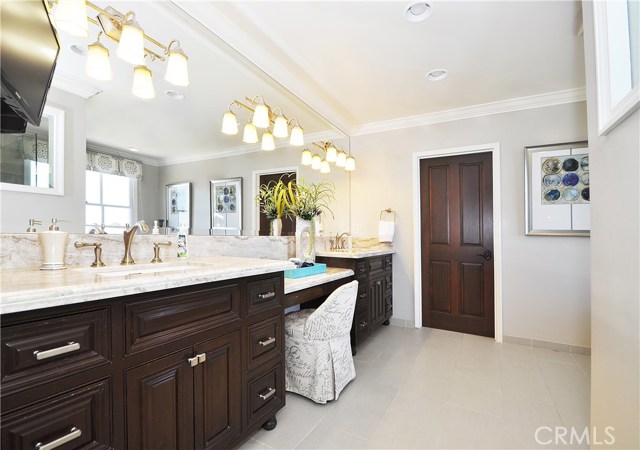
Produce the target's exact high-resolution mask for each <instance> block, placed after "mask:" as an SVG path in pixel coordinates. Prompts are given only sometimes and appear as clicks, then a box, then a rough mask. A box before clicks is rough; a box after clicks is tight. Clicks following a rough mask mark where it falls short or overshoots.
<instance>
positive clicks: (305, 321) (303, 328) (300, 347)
mask: <svg viewBox="0 0 640 450" xmlns="http://www.w3.org/2000/svg"><path fill="white" fill-rule="evenodd" d="M357 293H358V282H357V281H352V282H350V283H347V284H344V285H342V286H340V287H339V288H338V289H336V290H335V291H333V292H332V293H331V295H329V297H328V298H327V300H326V301H325V302H324V303H323V304H322V305H320V306H319V307H318V309H315V310H314V309H303V310H300V311H296V312H292V313H289V314H287V315H286V316H285V322H284V329H285V341H284V346H285V374H286V381H285V383H286V384H285V388H286V390H287V391H289V392H295V393H296V394H300V395H304V396H305V397H307V398H310V399H311V400H313V401H314V402H316V403H327V401H328V400H337V399H338V396H339V395H340V392H341V391H342V389H344V387H345V386H346V385H347V384H348V383H349V381H351V380H353V379H354V378H355V377H356V369H355V367H354V365H353V357H352V356H351V341H350V338H349V332H350V331H351V322H352V321H353V311H354V309H355V306H356V296H357Z"/></svg>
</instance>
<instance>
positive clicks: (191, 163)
mask: <svg viewBox="0 0 640 450" xmlns="http://www.w3.org/2000/svg"><path fill="white" fill-rule="evenodd" d="M97 4H98V6H100V7H102V8H106V7H108V6H110V5H109V4H108V3H107V2H97ZM111 6H113V7H114V8H115V9H117V10H119V11H121V12H127V11H129V10H132V11H134V12H135V14H136V20H137V21H138V22H139V23H140V25H141V26H142V28H143V29H144V31H145V33H146V34H148V35H149V36H151V37H152V38H154V39H155V40H157V41H159V42H162V43H164V44H165V45H167V44H168V43H169V42H170V41H171V40H173V39H177V40H179V41H180V46H181V48H182V49H183V51H184V52H185V53H186V54H187V56H188V57H189V60H188V62H189V78H190V84H189V86H188V87H184V88H177V87H175V86H173V85H170V84H168V83H167V82H166V81H165V80H164V78H163V75H164V72H165V70H166V63H163V62H162V61H158V60H148V61H147V65H148V67H149V69H150V70H151V71H152V73H153V84H154V88H155V98H153V99H149V100H141V99H139V98H137V97H134V96H133V95H132V94H131V85H130V83H131V71H132V69H131V66H129V65H127V64H126V63H123V62H122V61H120V60H119V59H118V58H116V57H111V58H110V61H111V68H112V72H113V80H111V81H106V82H99V81H95V80H93V79H90V78H88V77H87V76H86V75H85V69H84V65H85V62H86V56H83V55H82V54H81V53H82V51H81V50H82V49H83V48H84V49H86V46H87V43H91V42H93V41H94V40H95V36H96V35H97V33H98V31H99V29H98V28H97V27H95V26H93V25H92V26H91V28H90V30H89V33H90V36H91V37H90V38H89V39H88V40H87V39H84V40H80V39H78V38H73V37H71V36H69V35H67V34H65V33H60V38H61V41H62V42H61V56H60V59H59V61H58V65H57V68H56V75H55V77H54V85H55V84H56V79H58V80H62V81H64V83H58V84H57V87H61V86H62V85H68V86H74V87H78V86H82V87H83V89H84V90H85V91H86V92H89V94H87V95H86V96H87V100H86V138H87V145H88V146H89V147H90V148H92V149H95V150H97V151H100V152H104V153H109V152H112V153H115V154H117V155H120V156H123V154H124V155H126V157H128V158H131V159H137V160H139V161H141V162H142V163H143V164H145V168H144V173H143V179H142V189H141V195H143V198H142V199H140V202H141V203H142V204H143V205H144V208H143V210H142V215H143V217H138V218H136V219H145V220H146V221H147V222H148V223H153V220H157V219H158V218H164V217H167V216H165V210H166V207H167V205H166V204H165V202H166V197H165V189H164V188H165V186H167V185H175V184H177V183H182V182H189V183H191V211H190V213H191V219H190V232H191V233H192V234H196V235H209V234H210V233H211V229H212V222H211V217H212V216H211V192H210V180H225V179H231V178H242V179H243V180H244V189H243V192H242V202H241V204H242V205H243V208H242V234H244V235H251V234H257V232H258V230H257V229H256V228H255V227H254V226H253V214H254V213H255V211H256V210H257V205H256V203H255V200H254V198H255V193H254V192H253V185H252V172H253V171H255V170H270V169H274V168H279V167H285V166H286V167H290V166H296V167H297V170H298V176H299V177H300V178H304V179H305V180H307V181H316V180H318V179H329V180H330V181H332V182H333V183H334V184H335V186H336V204H335V205H334V207H333V208H332V210H333V213H334V217H335V219H334V218H331V217H328V218H327V222H331V223H332V224H331V225H329V223H328V224H327V226H325V229H327V230H329V229H330V230H331V231H336V232H337V231H348V229H349V196H350V193H349V174H348V173H347V172H345V171H344V170H342V169H333V168H332V172H331V173H329V174H326V175H325V174H320V173H319V172H318V171H313V170H311V169H310V168H308V167H306V166H302V165H301V163H300V158H301V151H302V148H301V147H291V146H289V145H288V144H284V143H283V142H280V143H279V142H278V141H276V149H275V150H274V151H270V152H265V151H261V150H259V149H258V145H259V144H245V143H243V142H242V136H241V133H240V135H236V136H227V135H224V134H222V133H221V131H220V129H221V123H222V116H223V114H224V113H225V112H226V111H227V110H228V109H229V104H230V103H231V102H232V101H233V100H243V99H245V98H246V97H250V98H253V97H254V96H256V95H261V96H262V97H263V98H264V101H265V102H266V103H268V104H269V105H271V106H272V107H274V108H275V107H280V108H281V109H282V111H283V112H284V113H285V115H286V116H287V117H288V118H295V119H297V120H298V122H299V123H300V124H301V125H302V127H303V128H304V132H305V142H308V143H309V144H310V143H311V142H314V141H327V140H335V141H336V143H339V144H340V145H342V146H343V147H344V148H345V149H347V147H348V141H347V138H346V136H345V134H344V133H342V132H340V130H338V129H337V128H336V127H335V126H333V125H332V124H331V123H329V122H328V121H327V120H326V119H325V118H324V117H322V116H321V115H320V114H319V113H317V112H316V111H313V110H312V109H311V108H309V107H308V105H306V104H305V103H304V102H303V101H301V100H300V99H299V98H297V97H296V96H295V95H293V94H292V93H291V92H290V91H289V90H287V89H286V88H285V87H283V86H282V85H280V84H279V83H277V82H276V81H275V80H273V79H272V78H270V77H269V76H267V75H266V74H265V73H264V72H263V71H262V70H260V69H259V68H257V67H256V66H255V65H254V64H252V63H251V62H250V61H249V60H248V59H247V58H245V57H244V56H242V55H241V54H239V53H238V52H237V51H236V50H234V49H233V48H232V47H231V46H230V45H228V44H227V43H226V42H225V41H223V40H222V39H221V38H219V37H218V36H217V35H216V34H215V33H214V32H213V31H212V30H211V29H210V28H211V26H210V24H203V23H201V21H202V20H207V19H211V18H212V17H220V16H221V14H217V15H216V14H215V9H216V8H218V7H219V6H220V5H218V4H217V3H216V2H206V3H205V2H184V3H181V2H168V1H154V2H145V1H131V2H122V1H119V2H115V3H114V4H113V5H111ZM224 7H229V5H224ZM190 8H205V9H207V8H208V9H210V11H209V12H208V13H207V11H201V12H199V13H197V14H196V13H194V12H193V11H190V10H189V9H190ZM88 11H89V15H91V13H92V11H91V9H88ZM194 17H195V18H197V19H199V20H196V19H195V18H194ZM237 33H240V34H241V33H243V31H242V28H240V27H238V29H237ZM101 42H102V44H103V45H105V46H106V47H107V48H109V49H110V51H111V54H112V55H115V53H116V47H115V44H114V43H113V42H111V41H109V40H106V39H102V41H101ZM74 49H75V50H76V51H74ZM78 49H80V51H77V50H78ZM124 111H126V114H125V113H123V112H124ZM132 117H135V120H131V118H132ZM238 120H239V121H240V120H246V118H245V117H244V116H241V115H240V114H238ZM240 128H242V123H240ZM241 131H242V130H241ZM130 148H135V149H137V150H138V152H137V153H130V152H129V150H128V149H130ZM356 157H357V155H356ZM178 226H179V224H178Z"/></svg>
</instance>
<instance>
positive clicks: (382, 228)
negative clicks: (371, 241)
mask: <svg viewBox="0 0 640 450" xmlns="http://www.w3.org/2000/svg"><path fill="white" fill-rule="evenodd" d="M395 226H396V224H395V222H391V221H388V220H381V221H380V222H378V240H379V241H380V242H393V234H394V233H395Z"/></svg>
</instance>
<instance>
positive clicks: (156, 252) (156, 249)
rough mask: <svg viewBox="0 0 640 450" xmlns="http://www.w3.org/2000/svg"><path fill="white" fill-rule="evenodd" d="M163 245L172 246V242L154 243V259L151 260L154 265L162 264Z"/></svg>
mask: <svg viewBox="0 0 640 450" xmlns="http://www.w3.org/2000/svg"><path fill="white" fill-rule="evenodd" d="M161 245H166V246H170V245H171V242H170V241H167V242H154V243H153V259H152V260H151V262H152V263H154V264H155V263H161V262H162V260H161V259H160V246H161Z"/></svg>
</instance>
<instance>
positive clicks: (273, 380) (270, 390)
mask: <svg viewBox="0 0 640 450" xmlns="http://www.w3.org/2000/svg"><path fill="white" fill-rule="evenodd" d="M284 396H285V392H284V369H283V366H282V364H278V365H276V366H274V367H272V368H271V369H269V370H267V371H266V372H265V373H263V374H262V375H258V376H257V377H254V378H253V379H252V380H250V381H249V384H248V387H247V403H248V404H247V427H251V426H253V425H255V424H256V423H262V422H265V421H266V420H268V419H269V418H270V417H271V416H273V415H274V413H275V411H277V410H278V409H279V408H280V407H281V406H284V402H285V400H284Z"/></svg>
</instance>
